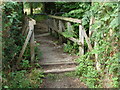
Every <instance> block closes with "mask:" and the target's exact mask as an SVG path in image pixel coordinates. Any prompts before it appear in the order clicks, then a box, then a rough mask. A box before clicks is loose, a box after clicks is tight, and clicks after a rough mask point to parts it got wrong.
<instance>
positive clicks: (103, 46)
mask: <svg viewBox="0 0 120 90" xmlns="http://www.w3.org/2000/svg"><path fill="white" fill-rule="evenodd" d="M88 12H90V13H91V15H93V16H94V17H95V23H94V24H93V25H92V29H91V30H94V33H93V34H92V37H91V38H90V39H91V42H92V43H93V42H95V41H96V42H97V46H96V47H94V49H93V50H92V51H91V52H88V53H86V54H85V55H84V56H82V57H81V58H79V59H78V62H79V63H80V64H79V67H78V69H77V74H78V75H79V76H81V79H82V80H83V81H84V82H86V84H87V85H88V87H90V88H98V87H102V86H103V85H102V81H103V79H102V78H104V75H109V76H112V77H109V76H108V78H110V79H111V80H112V81H111V83H109V84H110V85H111V87H114V88H118V87H119V84H118V77H119V75H120V74H119V73H118V72H119V68H120V67H119V65H118V64H119V60H118V55H119V50H118V48H119V46H118V44H119V35H118V33H119V32H118V29H119V28H118V25H119V23H118V4H117V3H104V4H103V5H100V4H99V3H94V5H93V6H92V7H91V10H90V11H88ZM88 12H87V13H88ZM87 13H85V14H86V15H85V16H87V17H89V16H90V15H89V14H87ZM84 18H86V17H84ZM84 18H83V19H84ZM84 25H86V24H84ZM111 32H112V33H111ZM94 54H98V62H99V63H100V69H101V70H100V72H101V73H100V72H98V71H97V70H96V68H95V66H96V62H95V61H94V60H91V58H93V57H92V56H93V55H94Z"/></svg>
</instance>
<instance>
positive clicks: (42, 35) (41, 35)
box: [35, 33, 50, 38]
mask: <svg viewBox="0 0 120 90" xmlns="http://www.w3.org/2000/svg"><path fill="white" fill-rule="evenodd" d="M48 35H50V33H44V34H40V35H35V38H39V37H44V36H48Z"/></svg>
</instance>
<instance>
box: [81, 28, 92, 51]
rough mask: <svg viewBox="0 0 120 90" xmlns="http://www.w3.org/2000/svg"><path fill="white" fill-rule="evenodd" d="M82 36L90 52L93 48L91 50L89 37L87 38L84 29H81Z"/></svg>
mask: <svg viewBox="0 0 120 90" xmlns="http://www.w3.org/2000/svg"><path fill="white" fill-rule="evenodd" d="M82 28H83V27H82ZM83 35H84V37H85V40H86V42H87V45H88V48H89V50H90V51H91V50H92V49H93V48H92V45H91V44H90V39H89V37H88V36H87V34H86V31H85V29H84V28H83Z"/></svg>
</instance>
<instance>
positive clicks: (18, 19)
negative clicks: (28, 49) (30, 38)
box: [2, 2, 24, 68]
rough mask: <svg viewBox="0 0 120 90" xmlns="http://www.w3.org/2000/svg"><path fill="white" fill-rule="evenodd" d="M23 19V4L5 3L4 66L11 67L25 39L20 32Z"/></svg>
mask: <svg viewBox="0 0 120 90" xmlns="http://www.w3.org/2000/svg"><path fill="white" fill-rule="evenodd" d="M18 11H19V12H18ZM22 20H23V15H22V9H21V4H18V3H16V2H6V3H5V4H4V5H3V20H2V21H3V40H2V41H3V42H2V43H3V60H2V61H3V68H9V67H10V66H11V62H12V63H13V62H14V61H15V59H16V57H15V56H17V54H18V53H19V51H20V50H21V45H22V43H23V40H24V37H23V36H22V35H21V34H20V33H21V28H22Z"/></svg>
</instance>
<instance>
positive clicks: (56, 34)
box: [53, 19, 58, 37]
mask: <svg viewBox="0 0 120 90" xmlns="http://www.w3.org/2000/svg"><path fill="white" fill-rule="evenodd" d="M57 30H58V28H57V21H56V20H55V19H53V34H54V36H55V37H58V33H57V32H56V31H57Z"/></svg>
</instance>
